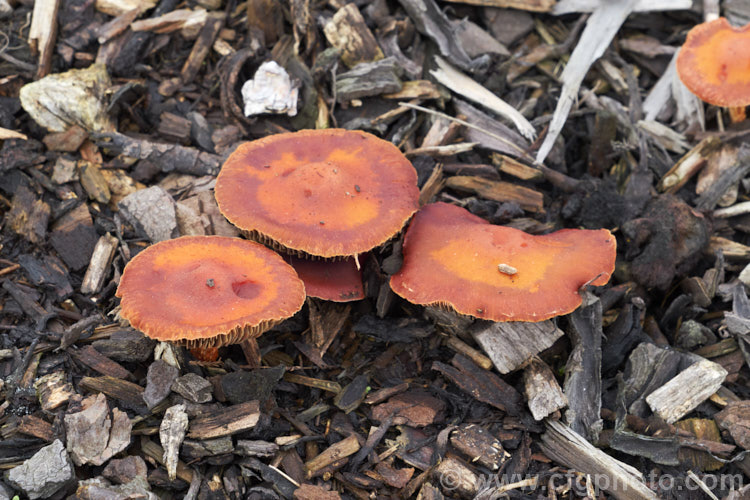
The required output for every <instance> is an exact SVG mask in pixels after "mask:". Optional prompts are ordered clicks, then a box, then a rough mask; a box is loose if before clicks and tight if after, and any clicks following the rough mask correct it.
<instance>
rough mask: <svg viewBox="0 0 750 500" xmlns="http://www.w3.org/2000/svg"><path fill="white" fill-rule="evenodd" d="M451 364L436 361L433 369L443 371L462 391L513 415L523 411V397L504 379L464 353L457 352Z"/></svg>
mask: <svg viewBox="0 0 750 500" xmlns="http://www.w3.org/2000/svg"><path fill="white" fill-rule="evenodd" d="M451 364H452V365H453V366H450V365H446V364H445V363H441V362H440V361H435V362H433V364H432V369H433V370H436V371H438V372H440V373H442V374H443V375H444V376H445V377H447V378H448V379H449V380H451V381H452V382H453V383H454V384H456V385H457V386H458V387H459V388H460V389H461V390H462V391H464V392H466V393H467V394H469V395H471V396H472V397H474V398H475V399H476V400H478V401H481V402H483V403H487V404H489V405H491V406H494V407H495V408H497V409H499V410H502V411H504V412H506V413H508V414H510V415H513V416H516V417H517V416H520V415H522V413H523V398H522V397H521V395H520V394H519V393H518V392H517V391H516V390H515V389H514V388H513V387H511V386H510V385H508V384H507V383H506V382H505V381H503V379H501V378H500V377H498V376H497V375H495V374H494V373H492V372H490V371H488V370H483V369H481V368H480V367H478V366H477V365H475V364H474V363H473V362H472V361H471V360H470V359H469V358H467V357H466V356H464V355H463V354H456V355H455V356H454V357H453V359H452V360H451Z"/></svg>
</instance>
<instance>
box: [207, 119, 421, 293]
mask: <svg viewBox="0 0 750 500" xmlns="http://www.w3.org/2000/svg"><path fill="white" fill-rule="evenodd" d="M215 195H216V201H217V203H218V205H219V209H220V210H221V212H222V213H223V214H224V216H225V217H226V218H227V219H228V220H229V221H230V222H231V223H232V224H234V225H235V226H237V227H239V228H240V229H242V230H243V231H244V232H245V234H246V235H247V236H248V237H250V238H251V239H254V240H256V241H260V242H262V243H265V244H267V245H269V246H271V247H272V248H275V249H277V250H279V251H282V252H284V253H287V254H291V255H295V256H297V257H301V259H311V258H322V259H329V260H330V259H339V260H340V259H348V260H349V262H350V264H347V265H344V264H337V263H331V262H318V263H316V264H304V263H303V261H302V260H301V259H292V265H293V266H294V267H295V268H296V269H297V270H298V271H299V273H300V277H301V278H302V280H303V281H304V282H305V285H306V288H307V289H308V292H309V294H310V295H311V296H313V297H318V298H323V299H326V300H335V301H337V302H347V301H350V300H359V299H361V298H363V297H364V292H363V287H362V277H361V272H360V270H359V260H358V258H359V257H358V256H359V254H360V253H363V252H367V251H369V250H371V249H372V248H374V247H376V246H378V245H380V244H382V243H384V242H386V241H387V240H389V239H390V238H392V237H393V236H395V235H396V234H397V233H398V232H399V231H401V229H402V228H403V226H404V224H405V223H406V221H407V220H409V218H410V217H411V216H412V215H413V214H414V212H416V210H417V209H418V208H419V189H418V188H417V173H416V170H415V169H414V167H413V166H412V164H411V163H410V162H409V160H407V159H406V157H405V156H404V155H403V154H402V153H401V151H399V149H398V148H397V147H396V146H394V145H393V144H391V143H390V142H388V141H384V140H382V139H379V138H377V137H375V136H374V135H372V134H368V133H366V132H362V131H358V130H354V131H349V130H343V129H326V130H303V131H300V132H294V133H285V134H278V135H274V136H269V137H265V138H263V139H258V140H256V141H252V142H248V143H245V144H242V145H240V146H239V147H238V148H237V150H236V151H234V153H232V154H231V155H230V156H229V158H228V159H227V161H226V162H225V163H224V165H223V167H222V169H221V172H219V176H218V177H217V179H216V189H215ZM351 263H353V264H354V265H355V266H356V267H355V268H353V267H352V265H351ZM339 273H343V274H341V275H339ZM326 276H329V277H331V280H333V281H331V282H330V283H328V284H325V283H324V281H325V278H326ZM342 286H344V287H345V289H342V288H341V287H342Z"/></svg>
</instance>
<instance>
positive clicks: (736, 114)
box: [729, 106, 747, 123]
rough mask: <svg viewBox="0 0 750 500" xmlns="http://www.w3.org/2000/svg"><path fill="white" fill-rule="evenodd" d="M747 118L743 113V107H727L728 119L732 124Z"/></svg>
mask: <svg viewBox="0 0 750 500" xmlns="http://www.w3.org/2000/svg"><path fill="white" fill-rule="evenodd" d="M746 118H747V114H746V113H745V106H730V107H729V119H730V120H732V123H740V122H744V121H745V119H746Z"/></svg>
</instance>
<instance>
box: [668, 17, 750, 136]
mask: <svg viewBox="0 0 750 500" xmlns="http://www.w3.org/2000/svg"><path fill="white" fill-rule="evenodd" d="M677 74H678V75H679V76H680V80H682V83H684V84H685V86H686V87H687V88H688V89H690V92H692V93H693V94H695V95H696V96H697V97H698V98H700V99H702V100H703V101H705V102H707V103H709V104H713V105H715V106H722V107H728V108H729V112H730V116H731V117H732V121H734V122H739V121H743V120H744V119H745V117H746V115H745V107H746V106H747V105H750V24H748V25H746V26H744V27H742V28H735V27H733V26H732V25H731V24H729V21H727V20H726V19H725V18H723V17H720V18H719V19H715V20H713V21H709V22H706V23H701V24H699V25H697V26H695V27H694V28H693V29H691V30H690V32H688V35H687V38H686V39H685V43H684V44H683V46H682V48H681V49H680V53H679V55H678V56H677Z"/></svg>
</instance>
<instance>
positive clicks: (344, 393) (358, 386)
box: [333, 375, 370, 413]
mask: <svg viewBox="0 0 750 500" xmlns="http://www.w3.org/2000/svg"><path fill="white" fill-rule="evenodd" d="M369 382H370V380H369V377H368V376H367V375H357V376H356V377H354V379H353V380H352V381H351V382H349V383H348V384H346V385H345V386H344V387H343V389H341V392H339V393H338V394H336V396H335V397H334V398H333V404H335V405H336V406H337V407H338V408H339V409H341V410H342V411H343V412H344V413H350V412H352V411H354V410H356V409H357V408H358V407H359V405H360V404H362V402H363V401H364V400H365V396H367V390H368V387H369Z"/></svg>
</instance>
